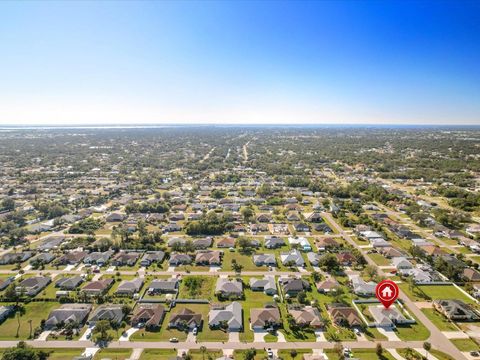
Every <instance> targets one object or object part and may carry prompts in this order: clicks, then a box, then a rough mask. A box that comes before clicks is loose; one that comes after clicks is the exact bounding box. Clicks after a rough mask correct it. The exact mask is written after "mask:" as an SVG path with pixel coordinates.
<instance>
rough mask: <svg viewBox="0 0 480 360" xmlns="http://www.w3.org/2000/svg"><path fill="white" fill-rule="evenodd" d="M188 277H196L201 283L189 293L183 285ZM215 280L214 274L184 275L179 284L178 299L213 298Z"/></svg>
mask: <svg viewBox="0 0 480 360" xmlns="http://www.w3.org/2000/svg"><path fill="white" fill-rule="evenodd" d="M188 278H198V279H200V280H201V282H202V283H201V285H200V286H199V288H198V289H196V291H194V292H193V293H191V292H190V291H189V289H188V288H187V287H186V286H185V283H186V281H187V280H188ZM216 281H217V277H216V276H185V277H184V278H183V280H182V283H181V284H180V291H179V294H178V298H179V299H207V300H213V299H214V292H215V284H216Z"/></svg>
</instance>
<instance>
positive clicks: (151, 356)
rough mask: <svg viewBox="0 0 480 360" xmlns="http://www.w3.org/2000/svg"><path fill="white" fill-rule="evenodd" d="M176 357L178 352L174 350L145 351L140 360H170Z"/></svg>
mask: <svg viewBox="0 0 480 360" xmlns="http://www.w3.org/2000/svg"><path fill="white" fill-rule="evenodd" d="M175 356H177V352H176V351H175V350H172V349H145V350H143V352H142V355H141V356H140V360H169V359H171V358H174V357H175Z"/></svg>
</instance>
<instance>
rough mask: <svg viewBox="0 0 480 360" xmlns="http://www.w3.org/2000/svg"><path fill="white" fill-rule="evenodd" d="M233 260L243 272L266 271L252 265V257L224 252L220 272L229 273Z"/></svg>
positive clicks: (261, 267)
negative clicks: (241, 267) (240, 266)
mask: <svg viewBox="0 0 480 360" xmlns="http://www.w3.org/2000/svg"><path fill="white" fill-rule="evenodd" d="M259 253H260V251H259ZM233 259H235V260H236V261H237V264H240V265H242V266H243V269H242V270H243V271H262V270H264V271H267V267H266V266H257V265H255V264H254V263H253V260H252V255H244V254H240V253H239V252H238V250H237V251H235V252H230V251H225V252H224V255H223V260H222V270H225V271H231V270H232V260H233ZM277 261H278V259H277Z"/></svg>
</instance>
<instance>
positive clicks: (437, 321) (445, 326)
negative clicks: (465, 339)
mask: <svg viewBox="0 0 480 360" xmlns="http://www.w3.org/2000/svg"><path fill="white" fill-rule="evenodd" d="M422 312H423V313H424V314H425V316H426V317H427V318H428V319H429V320H430V321H431V322H432V323H433V324H434V325H435V326H436V327H437V328H438V329H439V330H441V331H458V328H457V327H456V326H455V324H454V323H452V322H450V321H448V320H447V319H446V318H445V317H444V316H443V315H442V314H440V313H439V312H438V311H437V310H435V309H422Z"/></svg>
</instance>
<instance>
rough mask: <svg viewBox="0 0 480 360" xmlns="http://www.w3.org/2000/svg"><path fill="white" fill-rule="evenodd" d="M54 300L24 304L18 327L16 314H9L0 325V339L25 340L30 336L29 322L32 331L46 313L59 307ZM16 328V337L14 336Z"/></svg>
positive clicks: (46, 316) (45, 317)
mask: <svg viewBox="0 0 480 360" xmlns="http://www.w3.org/2000/svg"><path fill="white" fill-rule="evenodd" d="M59 306H60V304H59V303H56V302H31V303H29V304H25V305H24V310H25V312H24V313H23V314H22V313H20V327H19V326H18V324H19V323H18V318H17V314H13V315H11V316H10V317H9V318H7V319H6V320H5V321H4V322H3V323H2V324H1V325H0V340H17V339H19V340H26V339H28V337H29V336H30V323H29V321H30V320H31V324H32V333H33V331H34V330H35V328H36V327H38V326H40V322H41V321H42V319H45V320H46V319H47V318H48V314H50V311H51V310H52V309H54V308H57V307H59ZM17 329H18V337H16V334H17Z"/></svg>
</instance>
